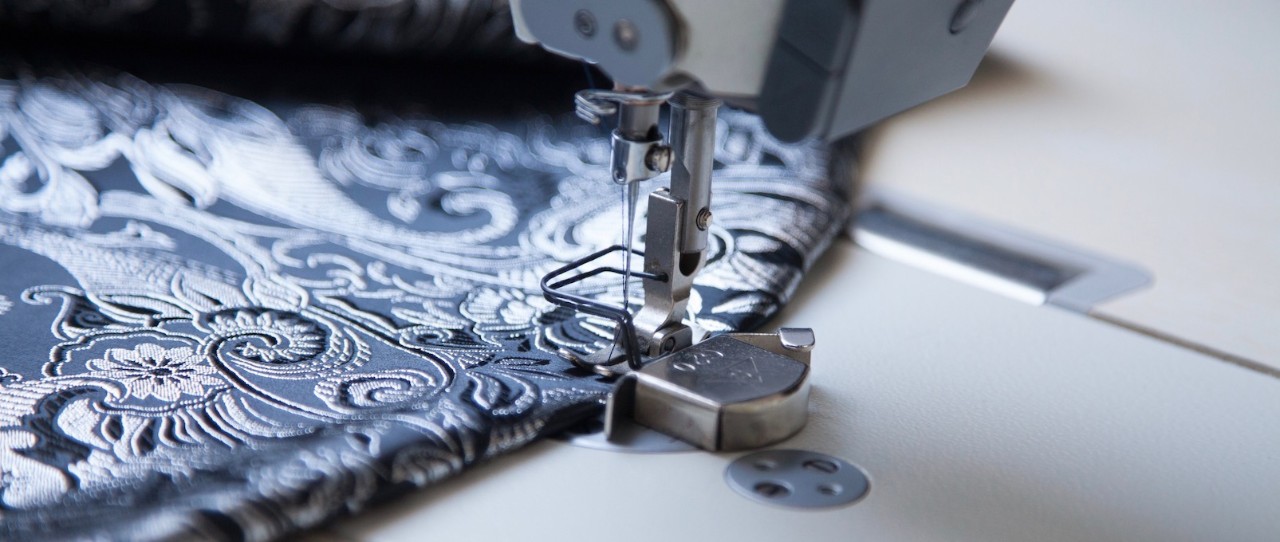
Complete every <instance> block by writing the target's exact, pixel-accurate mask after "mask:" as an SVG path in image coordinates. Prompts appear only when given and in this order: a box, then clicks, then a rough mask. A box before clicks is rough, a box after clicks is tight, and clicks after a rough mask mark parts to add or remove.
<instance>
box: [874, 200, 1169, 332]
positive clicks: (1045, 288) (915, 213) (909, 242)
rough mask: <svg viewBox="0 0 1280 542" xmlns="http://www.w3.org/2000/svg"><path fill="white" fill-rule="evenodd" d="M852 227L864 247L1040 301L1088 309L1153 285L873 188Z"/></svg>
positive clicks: (1126, 268)
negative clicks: (874, 190)
mask: <svg viewBox="0 0 1280 542" xmlns="http://www.w3.org/2000/svg"><path fill="white" fill-rule="evenodd" d="M865 200H866V204H865V205H864V208H863V209H861V210H860V211H859V213H858V220H857V222H856V223H855V224H854V226H853V228H852V230H853V231H852V232H851V233H852V235H853V237H854V240H855V241H857V243H858V244H859V245H861V246H862V247H863V248H865V249H867V250H869V251H871V252H874V253H877V254H880V255H882V256H885V257H888V258H893V259H896V260H899V261H903V262H906V263H908V264H912V265H916V266H919V267H921V268H924V269H928V270H930V271H934V272H936V273H939V274H942V275H945V276H948V277H951V278H954V279H956V280H959V281H962V282H966V283H969V284H972V285H974V286H978V287H981V288H986V289H988V290H991V291H994V292H997V293H1001V294H1004V295H1007V296H1009V297H1012V298H1014V299H1018V300H1021V301H1025V302H1027V303H1032V304H1036V305H1055V306H1058V307H1062V308H1065V309H1068V310H1072V311H1076V312H1081V313H1086V314H1087V313H1089V312H1090V310H1091V309H1092V308H1093V307H1094V306H1095V305H1097V304H1098V303H1101V302H1103V301H1106V300H1109V299H1113V298H1115V297H1118V296H1121V295H1124V294H1127V293H1129V292H1132V291H1135V290H1138V289H1141V288H1143V287H1146V286H1147V285H1149V284H1151V275H1150V273H1148V272H1147V271H1145V270H1143V269H1142V268H1140V267H1138V266H1137V265H1134V264H1131V263H1127V262H1122V261H1118V260H1115V259H1113V258H1109V257H1105V256H1100V255H1097V254H1091V253H1089V252H1086V251H1083V250H1080V249H1078V248H1074V247H1067V246H1064V245H1062V244H1060V243H1056V242H1053V241H1050V240H1047V239H1042V238H1038V237H1035V236H1032V235H1029V234H1027V233H1023V232H1018V231H1014V230H1013V229H1011V228H1008V227H1004V226H999V225H995V224H991V223H986V222H983V221H981V220H978V219H976V218H975V217H972V216H967V215H964V214H961V213H957V212H955V211H952V210H949V209H942V208H939V207H936V206H931V205H927V204H925V203H922V202H919V201H916V200H912V199H907V198H905V197H902V196H896V195H892V194H889V193H887V192H885V191H880V192H876V193H872V194H869V195H868V196H866V197H865Z"/></svg>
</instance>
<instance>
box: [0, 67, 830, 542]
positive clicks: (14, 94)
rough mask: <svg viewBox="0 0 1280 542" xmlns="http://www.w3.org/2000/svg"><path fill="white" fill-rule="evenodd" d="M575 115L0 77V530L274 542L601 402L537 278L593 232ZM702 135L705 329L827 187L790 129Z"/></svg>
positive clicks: (590, 176) (757, 287) (583, 328)
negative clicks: (496, 116)
mask: <svg viewBox="0 0 1280 542" xmlns="http://www.w3.org/2000/svg"><path fill="white" fill-rule="evenodd" d="M593 130H594V129H592V128H590V127H586V126H583V125H581V124H580V123H578V122H576V121H574V120H571V119H563V120H553V119H547V118H541V117H532V116H531V117H527V118H512V119H508V120H507V121H504V122H502V123H496V124H478V123H473V124H457V123H454V124H446V123H441V122H438V121H434V120H430V119H423V118H412V117H396V118H387V119H380V120H377V121H374V120H370V119H367V118H364V117H362V116H361V115H359V114H357V113H356V112H354V111H352V110H348V109H342V108H334V107H329V106H323V105H307V106H300V107H280V108H275V109H267V108H265V107H263V106H261V105H259V104H256V103H253V102H250V101H247V100H244V99H240V98H236V97H234V96H229V95H225V94H221V93H218V92H215V91H212V90H209V89H204V88H194V87H186V86H156V85H152V84H149V83H146V82H143V81H140V80H137V79H135V78H132V77H129V76H123V75H122V76H95V77H90V76H87V75H84V74H74V73H73V74H67V75H65V76H59V77H46V78H34V77H31V78H25V79H22V80H0V316H3V318H0V366H2V367H3V370H2V371H0V513H2V514H3V516H2V518H3V519H2V521H3V523H2V524H0V531H3V532H4V533H5V534H6V535H7V536H9V537H13V538H29V539H43V538H46V537H48V536H49V535H50V534H56V535H59V536H80V535H85V536H89V535H94V536H97V535H101V536H106V537H127V538H130V539H150V538H166V537H176V536H201V537H212V538H224V537H225V538H240V537H243V538H246V539H250V540H265V539H271V538H275V537H278V536H280V535H282V534H285V533H288V532H291V531H293V530H296V529H300V528H306V527H308V526H311V525H315V524H316V523H318V522H321V521H324V520H325V519H327V518H330V517H332V516H334V515H338V514H345V513H352V512H355V511H358V510H360V509H361V508H362V507H364V506H365V504H366V503H368V502H369V501H371V500H373V499H375V498H377V497H381V496H386V495H388V494H390V493H393V492H395V491H402V490H405V489H407V488H410V487H417V486H424V485H428V484H432V483H434V482H436V481H438V480H441V479H443V478H445V477H448V476H452V475H454V474H456V473H458V472H459V471H461V470H462V469H464V468H466V467H467V466H469V465H472V464H474V463H476V462H477V461H480V460H482V459H485V458H488V457H491V456H494V455H497V454H500V453H502V452H505V451H508V450H511V449H514V448H516V447H519V446H521V445H524V444H526V443H528V442H530V441H531V440H532V439H534V438H536V437H538V436H539V435H541V434H544V433H545V432H548V431H551V430H554V429H556V428H557V427H559V426H561V425H562V424H563V423H565V422H567V421H571V420H573V419H575V418H578V417H581V416H582V415H584V414H588V413H590V412H592V411H593V410H594V409H597V408H598V406H599V401H600V400H601V399H602V397H603V394H604V393H605V392H606V391H607V386H606V385H605V384H603V383H601V382H598V381H596V380H594V379H593V378H591V377H590V376H588V375H584V374H581V373H577V372H575V371H574V370H573V369H572V368H571V366H570V365H569V364H568V363H566V362H564V361H563V360H562V359H560V358H559V357H558V356H557V355H555V352H556V351H557V350H559V349H569V350H575V351H579V352H586V351H588V350H591V349H594V348H600V347H602V346H604V345H605V344H607V342H608V341H609V339H610V337H611V328H610V325H609V323H608V322H605V321H601V320H598V319H593V318H591V317H586V316H583V315H578V314H573V313H571V312H569V311H566V310H564V309H562V308H559V307H556V306H554V305H551V304H549V303H547V302H546V301H545V300H544V299H543V298H542V297H541V294H540V291H539V289H538V280H539V279H540V277H541V276H542V275H543V274H544V273H546V272H547V271H549V270H551V269H553V268H555V267H557V266H559V265H562V264H563V262H565V261H568V260H570V259H573V258H576V257H579V256H582V255H585V254H588V253H590V252H593V251H595V250H597V249H599V248H601V247H603V246H606V245H609V244H613V243H615V242H616V241H617V236H618V230H619V228H618V224H617V220H618V217H619V216H620V214H621V213H620V210H619V203H620V202H619V197H618V194H617V192H616V191H617V188H616V186H614V185H613V184H612V183H610V182H608V180H607V179H606V178H605V176H606V175H607V169H608V168H607V166H606V163H607V160H608V148H607V143H605V138H602V137H599V134H598V133H596V132H595V131H593ZM718 133H719V135H718V151H717V162H718V168H719V170H718V173H717V181H716V194H715V196H714V198H715V208H716V222H715V224H714V226H713V228H712V232H711V233H712V236H711V237H712V239H711V243H710V246H711V249H710V251H711V256H710V258H709V263H708V265H707V268H706V271H705V272H704V273H703V274H702V275H701V276H700V277H699V281H698V284H697V288H696V292H695V295H694V299H693V300H692V302H691V304H690V306H691V311H692V312H693V313H694V314H693V315H692V316H691V320H693V321H694V322H695V323H697V324H699V325H701V326H702V327H704V328H706V329H709V330H711V331H726V330H731V329H740V328H750V327H753V326H756V325H759V324H760V323H762V322H763V321H764V320H765V319H766V318H768V317H769V316H770V315H771V314H773V313H774V312H776V311H777V310H778V309H779V308H780V306H781V305H782V304H783V303H784V302H785V301H786V300H787V299H788V298H789V296H790V295H791V293H792V291H793V290H794V289H795V287H796V285H797V284H798V282H799V280H800V278H801V276H802V274H803V271H804V269H805V268H806V267H807V266H808V264H809V263H810V262H811V261H812V260H813V259H814V258H816V257H817V255H819V254H820V253H821V252H822V251H823V250H824V249H825V247H826V245H827V244H828V243H829V242H830V241H831V240H832V238H833V237H834V236H835V235H836V233H837V232H838V231H839V230H840V229H841V227H842V225H843V222H844V221H845V219H846V218H847V214H848V210H847V209H846V205H845V204H844V202H843V200H842V198H840V197H839V196H837V195H835V194H834V193H833V191H832V190H831V189H830V187H829V186H828V184H827V181H825V169H824V168H825V165H824V164H823V161H822V158H821V154H820V153H819V152H817V151H816V150H815V149H814V148H811V147H803V146H801V147H796V146H785V145H781V144H779V143H778V142H776V141H774V140H773V139H772V138H770V137H769V136H768V134H767V133H766V132H764V131H763V130H762V129H761V127H760V125H759V123H758V121H757V120H756V119H755V118H754V117H752V116H749V115H745V114H741V113H735V112H732V111H729V112H726V113H725V114H724V115H723V119H722V121H721V124H720V126H719V132H718ZM641 212H643V208H642V209H641ZM641 226H642V225H641ZM582 288H583V291H584V292H585V293H587V294H590V295H595V296H598V297H599V298H601V299H606V300H610V301H613V302H620V301H621V295H622V288H621V285H620V284H618V283H616V282H615V283H593V284H586V285H583V286H582ZM633 290H638V289H633ZM636 293H637V294H638V292H636Z"/></svg>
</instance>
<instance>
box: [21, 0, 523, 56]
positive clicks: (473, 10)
mask: <svg viewBox="0 0 1280 542" xmlns="http://www.w3.org/2000/svg"><path fill="white" fill-rule="evenodd" d="M6 26H7V27H9V28H10V29H13V30H16V31H25V32H29V33H32V34H35V33H48V32H65V33H66V34H67V35H74V34H80V35H83V34H85V33H92V34H94V35H95V37H97V38H106V39H121V38H128V39H135V40H136V39H141V40H151V41H154V42H158V43H164V44H171V43H172V42H173V41H174V40H186V41H190V42H200V43H204V44H207V45H211V46H212V45H225V44H231V45H249V46H253V47H306V48H309V49H317V48H318V49H323V50H328V51H343V52H364V53H368V52H378V53H395V54H405V55H417V56H425V55H429V56H457V55H466V56H470V57H494V56H501V57H510V56H522V57H531V56H534V55H537V54H539V51H540V49H538V48H537V47H533V46H530V45H528V44H525V43H523V42H521V41H519V40H518V39H516V37H515V34H514V32H513V31H512V22H511V12H510V8H509V6H508V4H507V0H376V1H372V0H186V1H180V2H174V1H164V0H37V1H32V0H0V30H4V28H5V27H6Z"/></svg>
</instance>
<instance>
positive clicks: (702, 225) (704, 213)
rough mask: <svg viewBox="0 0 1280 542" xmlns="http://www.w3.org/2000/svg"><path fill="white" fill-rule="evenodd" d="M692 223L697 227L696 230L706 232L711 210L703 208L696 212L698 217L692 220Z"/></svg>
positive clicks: (709, 223)
mask: <svg viewBox="0 0 1280 542" xmlns="http://www.w3.org/2000/svg"><path fill="white" fill-rule="evenodd" d="M694 223H695V224H697V225H698V229H700V230H703V231H706V229H707V228H708V227H710V226H711V209H708V208H706V207H703V208H702V210H701V211H698V216H697V217H696V218H695V219H694Z"/></svg>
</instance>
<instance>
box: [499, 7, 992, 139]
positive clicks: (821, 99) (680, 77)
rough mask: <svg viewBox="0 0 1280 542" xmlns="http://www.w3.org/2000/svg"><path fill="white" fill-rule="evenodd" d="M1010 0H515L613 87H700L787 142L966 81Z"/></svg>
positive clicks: (532, 34) (555, 44) (537, 36)
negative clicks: (752, 114)
mask: <svg viewBox="0 0 1280 542" xmlns="http://www.w3.org/2000/svg"><path fill="white" fill-rule="evenodd" d="M1012 4H1013V0H627V1H617V0H512V13H513V18H514V20H515V25H516V32H517V35H519V36H520V37H521V38H522V39H524V40H525V41H529V42H535V43H540V44H541V45H542V46H543V47H545V48H547V49H548V50H551V51H553V52H556V53H559V54H561V55H563V56H567V57H570V58H579V59H583V60H585V61H588V62H592V63H594V64H596V65H598V66H599V67H600V68H601V69H602V70H604V71H605V73H607V74H609V76H610V77H612V78H613V79H614V81H615V82H616V83H618V84H621V85H623V86H627V87H640V88H647V89H653V90H657V91H665V90H675V89H679V88H690V87H692V88H695V89H698V90H700V91H702V92H705V93H708V94H712V95H716V96H718V97H722V98H725V99H726V100H728V101H729V102H730V103H734V104H738V105H745V106H747V107H749V108H752V109H754V110H755V111H756V112H758V113H759V114H760V116H761V117H762V118H763V119H764V123H765V126H766V127H767V128H768V129H769V131H770V132H771V133H772V134H773V135H774V136H775V137H777V138H779V139H781V140H783V141H799V140H803V139H808V138H815V139H822V140H832V139H836V138H839V137H841V136H844V135H848V134H851V133H853V132H856V131H858V130H860V129H862V128H865V127H867V126H868V125H870V124H872V123H874V122H876V121H879V120H881V119H884V118H886V117H888V116H890V115H893V114H895V113H898V112H900V111H903V110H905V109H908V108H911V107H913V106H916V105H919V104H921V103H924V102H926V101H929V100H931V99H933V98H936V97H938V96H941V95H943V94H946V93H948V92H950V91H952V90H955V89H957V88H960V87H963V86H964V85H966V84H968V82H969V79H970V78H971V77H972V76H973V73H974V71H975V70H976V69H977V67H978V63H979V62H981V60H982V57H983V55H984V54H985V52H986V50H987V47H988V46H990V44H991V40H992V39H993V38H994V37H995V33H996V30H997V29H998V28H999V26H1000V23H1001V22H1002V21H1003V20H1004V17H1005V15H1006V14H1007V13H1008V11H1009V8H1010V7H1011V6H1012Z"/></svg>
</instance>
